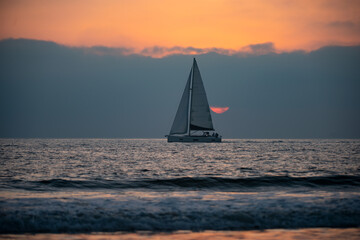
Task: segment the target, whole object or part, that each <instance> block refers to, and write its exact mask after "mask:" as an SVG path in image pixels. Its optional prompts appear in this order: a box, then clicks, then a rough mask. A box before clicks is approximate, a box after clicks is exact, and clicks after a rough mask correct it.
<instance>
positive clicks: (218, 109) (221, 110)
mask: <svg viewBox="0 0 360 240" xmlns="http://www.w3.org/2000/svg"><path fill="white" fill-rule="evenodd" d="M210 109H211V110H212V111H213V112H214V113H217V114H222V113H224V112H226V111H227V110H229V107H213V106H211V107H210Z"/></svg>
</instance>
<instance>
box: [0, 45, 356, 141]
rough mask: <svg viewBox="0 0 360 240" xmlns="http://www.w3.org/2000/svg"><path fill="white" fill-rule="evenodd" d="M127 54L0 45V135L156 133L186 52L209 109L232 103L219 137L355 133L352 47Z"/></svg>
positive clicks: (176, 93)
mask: <svg viewBox="0 0 360 240" xmlns="http://www.w3.org/2000/svg"><path fill="white" fill-rule="evenodd" d="M84 49H87V50H89V51H88V52H87V53H86V54H84V51H85V50H84ZM92 51H93V52H92ZM132 51H133V50H132V49H121V48H117V49H112V48H102V47H95V48H73V47H72V48H69V47H65V46H61V45H57V44H55V43H51V42H44V41H31V40H24V39H22V40H4V41H0V66H1V71H0V112H1V114H0V137H163V136H164V135H165V134H168V132H169V129H170V127H171V124H172V121H173V119H174V115H175V113H176V109H177V107H178V103H179V101H180V98H181V94H182V91H183V89H184V86H185V82H186V79H187V77H188V74H189V71H190V67H191V63H192V58H193V57H194V55H186V54H194V53H196V54H197V55H196V58H197V60H198V65H199V67H200V71H201V74H202V77H203V80H204V84H205V88H206V91H207V96H208V99H209V103H210V105H212V106H216V105H217V106H227V107H230V109H231V110H229V111H227V112H225V113H224V114H221V115H218V114H213V119H214V124H215V128H216V129H217V130H218V131H219V132H220V133H221V134H222V135H223V136H224V137H225V138H330V137H336V138H359V137H360V125H359V122H360V94H359V89H360V81H359V76H360V68H359V67H358V63H359V62H360V47H359V46H354V47H326V48H322V49H319V50H317V51H313V52H311V53H304V52H289V53H276V52H275V53H274V51H275V50H274V45H273V44H272V43H265V44H254V45H249V46H248V48H246V49H241V50H240V51H237V52H235V53H234V52H232V51H230V50H226V49H217V48H209V49H200V48H193V47H188V48H183V47H178V46H177V47H173V48H162V47H155V48H148V49H144V53H145V54H149V55H150V54H154V53H156V54H159V55H161V54H165V53H168V52H172V53H174V55H169V56H167V57H164V58H157V59H156V58H150V57H145V56H142V55H140V54H130V55H127V54H129V53H132ZM99 52H100V53H102V54H99ZM113 52H115V53H117V54H113ZM241 52H242V53H245V52H246V53H247V54H240V53H241ZM94 53H95V54H94ZM175 53H179V54H175ZM180 53H181V54H180ZM184 53H186V54H184ZM249 54H250V55H251V57H249V56H250V55H249Z"/></svg>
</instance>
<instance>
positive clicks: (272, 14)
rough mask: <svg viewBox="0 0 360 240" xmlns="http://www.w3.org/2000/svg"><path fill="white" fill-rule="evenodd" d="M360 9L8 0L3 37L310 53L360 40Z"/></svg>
mask: <svg viewBox="0 0 360 240" xmlns="http://www.w3.org/2000/svg"><path fill="white" fill-rule="evenodd" d="M359 12H360V3H359V2H358V1H356V0H331V1H330V0H318V1H312V0H303V1H283V0H269V1H261V0H253V1H234V0H198V1H190V0H184V1H174V0H170V1H160V0H134V1H117V0H92V1H85V0H84V1H82V0H79V1H68V0H65V1H42V0H33V1H27V0H18V1H11V0H5V1H2V2H1V3H0V39H7V38H29V39H37V40H47V41H54V42H56V43H60V44H65V45H69V46H107V47H126V48H133V49H135V50H136V51H138V52H139V51H141V50H142V49H144V48H149V47H154V46H161V47H166V48H171V47H174V46H180V47H183V48H186V47H196V48H220V49H230V50H239V49H242V48H244V47H245V46H249V45H252V44H259V43H268V42H270V43H273V44H274V46H275V47H276V49H278V50H280V51H292V50H299V49H301V50H306V51H310V50H314V49H316V48H319V47H321V46H326V45H357V44H360V14H358V13H359ZM152 54H153V53H152Z"/></svg>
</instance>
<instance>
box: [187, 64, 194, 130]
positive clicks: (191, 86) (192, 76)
mask: <svg viewBox="0 0 360 240" xmlns="http://www.w3.org/2000/svg"><path fill="white" fill-rule="evenodd" d="M194 65H195V58H194V61H193V65H192V68H191V71H192V73H191V79H190V88H189V114H188V116H189V119H188V129H189V130H188V131H189V136H191V130H190V122H191V105H192V93H193V91H192V90H193V85H194Z"/></svg>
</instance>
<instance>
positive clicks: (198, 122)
mask: <svg viewBox="0 0 360 240" xmlns="http://www.w3.org/2000/svg"><path fill="white" fill-rule="evenodd" d="M189 119H190V121H189ZM191 130H214V127H213V123H212V119H211V114H210V108H209V104H208V101H207V97H206V93H205V88H204V85H203V82H202V79H201V75H200V71H199V68H198V66H197V63H196V60H195V58H194V63H193V66H192V68H191V71H190V75H189V78H188V81H187V83H186V86H185V89H184V92H183V95H182V98H181V101H180V104H179V107H178V110H177V112H176V116H175V120H174V123H173V125H172V127H171V130H170V134H185V133H189V135H190V131H191Z"/></svg>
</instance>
